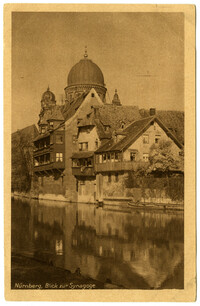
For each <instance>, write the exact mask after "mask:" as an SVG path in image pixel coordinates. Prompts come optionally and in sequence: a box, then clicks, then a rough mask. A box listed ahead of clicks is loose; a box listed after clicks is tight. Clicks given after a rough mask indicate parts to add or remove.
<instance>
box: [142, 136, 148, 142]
mask: <svg viewBox="0 0 200 306" xmlns="http://www.w3.org/2000/svg"><path fill="white" fill-rule="evenodd" d="M143 143H149V135H143Z"/></svg>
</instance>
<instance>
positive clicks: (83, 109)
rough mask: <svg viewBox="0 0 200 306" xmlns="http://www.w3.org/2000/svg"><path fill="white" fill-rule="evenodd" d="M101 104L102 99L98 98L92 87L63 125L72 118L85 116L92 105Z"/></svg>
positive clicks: (70, 121)
mask: <svg viewBox="0 0 200 306" xmlns="http://www.w3.org/2000/svg"><path fill="white" fill-rule="evenodd" d="M102 105H103V101H102V100H101V99H100V97H99V95H98V94H97V92H96V90H95V89H94V88H92V89H91V90H90V92H89V93H88V95H87V96H86V97H85V99H84V100H83V102H82V103H81V105H80V106H79V107H78V108H77V110H76V111H75V113H74V115H73V116H72V117H71V118H69V120H67V121H66V122H65V126H66V127H68V126H70V124H71V123H72V122H73V121H74V120H77V119H78V118H83V117H85V116H86V114H88V113H89V112H91V107H92V106H102Z"/></svg>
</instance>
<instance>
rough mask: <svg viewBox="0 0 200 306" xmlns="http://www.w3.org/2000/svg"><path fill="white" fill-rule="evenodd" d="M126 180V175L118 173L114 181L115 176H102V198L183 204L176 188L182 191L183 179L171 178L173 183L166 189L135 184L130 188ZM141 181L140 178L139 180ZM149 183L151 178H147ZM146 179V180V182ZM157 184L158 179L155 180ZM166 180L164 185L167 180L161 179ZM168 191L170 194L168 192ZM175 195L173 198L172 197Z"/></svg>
mask: <svg viewBox="0 0 200 306" xmlns="http://www.w3.org/2000/svg"><path fill="white" fill-rule="evenodd" d="M127 179H128V173H121V174H120V173H119V174H118V178H117V181H116V176H115V174H111V176H109V175H108V174H104V175H102V181H103V182H102V192H103V194H102V198H109V197H111V198H120V197H121V198H133V201H140V202H147V203H150V202H152V203H170V204H173V203H174V204H175V203H181V204H182V203H183V202H184V200H183V196H181V192H179V194H180V196H178V191H177V187H178V186H179V187H180V188H181V189H182V194H183V189H184V186H183V184H184V179H183V177H176V178H173V182H172V184H171V185H170V186H168V187H159V186H157V187H156V183H155V186H154V188H153V187H152V188H148V184H146V186H145V185H142V183H141V184H140V183H139V184H136V185H137V187H130V188H128V187H127V186H126V180H127ZM141 179H142V178H141ZM148 179H149V182H150V181H151V180H152V178H150V177H149V178H148ZM148 179H147V180H148ZM156 179H157V181H158V182H159V180H160V179H159V178H156ZM162 179H164V180H166V184H168V180H170V179H168V178H162ZM169 191H170V192H169ZM174 194H175V195H177V197H174V196H173V195H174Z"/></svg>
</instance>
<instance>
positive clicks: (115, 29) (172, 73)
mask: <svg viewBox="0 0 200 306" xmlns="http://www.w3.org/2000/svg"><path fill="white" fill-rule="evenodd" d="M12 22H13V27H12V131H15V130H17V129H21V128H23V127H25V126H27V125H30V124H33V123H37V121H38V114H39V112H40V108H41V105H40V101H41V96H42V93H43V92H44V91H45V90H46V89H47V86H48V85H49V86H50V90H52V91H53V92H54V93H55V95H56V99H57V101H59V100H60V97H61V95H62V94H64V88H65V87H66V85H67V76H68V73H69V71H70V69H71V67H72V66H73V65H74V64H76V63H77V62H78V61H79V60H80V59H81V58H83V55H84V47H85V45H87V49H88V57H89V58H90V59H92V60H93V62H95V63H96V64H97V65H98V66H99V67H100V68H101V70H102V72H103V74H104V80H105V83H106V87H107V89H108V96H107V101H108V102H109V101H110V100H112V97H113V94H114V90H115V88H117V89H118V93H119V97H120V100H121V102H122V104H123V105H138V106H139V108H150V107H156V108H157V109H166V110H183V108H184V15H183V14H181V13H24V12H23V13H20V12H19V13H13V20H12ZM109 97H110V100H109Z"/></svg>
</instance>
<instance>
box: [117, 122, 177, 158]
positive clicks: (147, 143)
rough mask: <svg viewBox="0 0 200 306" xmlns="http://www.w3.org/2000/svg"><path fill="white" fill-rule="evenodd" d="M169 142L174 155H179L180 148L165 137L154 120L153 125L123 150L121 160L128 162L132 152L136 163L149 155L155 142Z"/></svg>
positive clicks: (165, 134)
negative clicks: (134, 154)
mask: <svg viewBox="0 0 200 306" xmlns="http://www.w3.org/2000/svg"><path fill="white" fill-rule="evenodd" d="M160 139H162V140H165V141H171V143H172V147H171V150H172V152H173V153H174V154H175V155H177V156H178V155H179V152H180V147H179V146H178V145H177V144H176V143H175V142H174V141H173V140H172V139H171V138H170V137H169V135H167V133H166V132H165V131H164V129H163V128H162V127H161V126H160V125H159V124H158V122H157V121H156V120H155V121H154V123H153V125H150V126H149V127H148V128H146V129H145V130H143V131H142V133H141V135H140V136H139V137H137V139H136V140H134V141H133V142H132V143H131V144H130V145H129V146H128V147H126V149H124V150H123V151H124V153H123V159H124V160H130V155H131V154H132V152H135V153H136V159H135V160H136V161H139V160H143V159H144V157H145V156H148V155H149V152H150V148H151V146H152V145H153V144H155V143H156V142H155V141H156V140H158V141H159V140H160Z"/></svg>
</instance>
